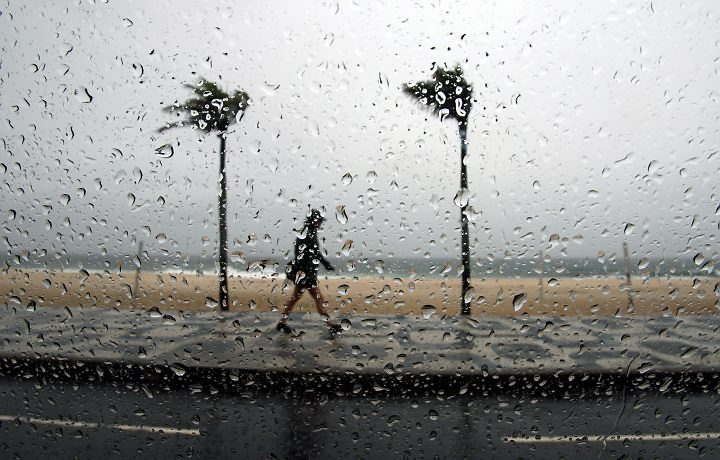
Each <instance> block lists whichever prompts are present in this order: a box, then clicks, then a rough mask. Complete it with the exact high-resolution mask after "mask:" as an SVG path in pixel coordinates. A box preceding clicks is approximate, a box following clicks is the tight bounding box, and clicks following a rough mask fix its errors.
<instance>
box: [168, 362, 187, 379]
mask: <svg viewBox="0 0 720 460" xmlns="http://www.w3.org/2000/svg"><path fill="white" fill-rule="evenodd" d="M170 369H171V370H172V371H173V373H174V374H175V375H177V376H178V377H182V376H183V375H185V373H186V372H187V368H186V367H185V366H183V365H182V364H172V365H170Z"/></svg>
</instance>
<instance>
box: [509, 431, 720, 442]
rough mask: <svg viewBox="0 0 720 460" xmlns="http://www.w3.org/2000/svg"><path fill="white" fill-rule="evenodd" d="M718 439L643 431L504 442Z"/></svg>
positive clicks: (710, 435)
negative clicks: (638, 432) (640, 432)
mask: <svg viewBox="0 0 720 460" xmlns="http://www.w3.org/2000/svg"><path fill="white" fill-rule="evenodd" d="M713 439H720V433H671V434H664V433H644V434H611V435H610V436H606V435H604V434H592V435H584V436H583V435H565V436H537V437H536V436H528V437H521V436H508V437H506V438H504V439H503V441H504V442H514V443H518V444H557V443H563V442H568V443H569V442H572V443H575V442H622V441H626V440H627V441H658V442H660V441H695V440H713Z"/></svg>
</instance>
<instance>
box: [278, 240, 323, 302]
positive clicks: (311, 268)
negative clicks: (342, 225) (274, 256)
mask: <svg viewBox="0 0 720 460" xmlns="http://www.w3.org/2000/svg"><path fill="white" fill-rule="evenodd" d="M320 264H323V266H324V267H325V269H326V270H332V269H333V267H332V265H330V262H328V261H327V259H325V257H323V255H322V252H321V251H320V244H319V243H318V237H317V232H311V231H307V233H306V235H305V237H304V238H302V237H301V238H298V239H296V240H295V259H294V260H293V261H292V262H290V263H289V264H288V266H287V268H286V269H285V271H286V274H287V277H288V279H289V280H290V281H292V282H294V283H295V284H296V285H297V286H298V287H300V288H303V289H309V288H314V287H317V285H318V281H317V272H318V265H320Z"/></svg>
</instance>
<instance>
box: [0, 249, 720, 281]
mask: <svg viewBox="0 0 720 460" xmlns="http://www.w3.org/2000/svg"><path fill="white" fill-rule="evenodd" d="M328 260H330V262H331V263H332V264H333V266H334V268H335V269H336V271H334V272H326V271H325V270H324V269H323V268H320V275H328V276H344V277H348V276H349V277H354V276H357V277H380V276H383V277H386V278H387V277H389V278H404V277H408V276H411V275H414V276H416V277H423V278H457V277H458V276H459V275H460V273H461V270H462V264H461V263H460V260H459V259H450V258H448V259H438V258H403V259H400V258H385V259H377V258H365V257H357V258H352V257H344V258H342V259H338V258H335V257H328ZM286 264H287V261H286V260H282V259H277V258H276V259H255V260H252V259H250V258H248V259H247V260H244V261H238V260H237V259H233V260H231V261H230V267H229V271H230V273H233V274H245V275H252V276H273V274H275V275H276V276H277V275H280V276H284V270H285V265H286ZM471 264H472V266H471V272H472V276H473V278H494V277H497V278H508V277H512V278H516V277H517V278H520V277H538V276H540V275H542V276H543V277H555V278H561V277H598V276H624V275H625V261H624V260H623V259H622V258H619V259H618V258H612V259H598V258H590V257H587V258H568V257H562V258H548V257H547V256H545V259H544V260H543V261H542V262H541V261H540V260H539V258H538V257H535V258H528V257H514V258H510V257H507V258H495V259H493V260H489V259H488V258H473V259H471ZM719 265H720V264H719ZM0 267H1V268H6V267H7V268H28V269H46V270H56V271H60V270H62V271H76V270H80V269H85V270H87V271H104V270H107V271H110V272H118V271H126V272H131V271H132V272H134V271H135V270H136V269H137V268H138V267H139V268H140V269H141V270H142V271H143V272H184V273H204V274H211V273H217V271H218V263H217V261H216V260H215V259H213V258H211V257H201V256H193V255H181V254H178V253H175V254H174V255H163V254H149V253H145V255H143V257H141V258H138V256H137V254H132V255H112V256H111V255H106V256H102V255H91V256H86V255H67V256H62V257H50V256H33V255H26V256H15V257H10V258H7V257H5V258H2V259H0ZM629 269H630V274H631V275H633V276H639V275H645V276H720V266H718V265H715V261H708V260H698V259H697V258H695V259H693V258H676V259H672V260H660V259H631V260H630V261H629Z"/></svg>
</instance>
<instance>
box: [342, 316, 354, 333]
mask: <svg viewBox="0 0 720 460" xmlns="http://www.w3.org/2000/svg"><path fill="white" fill-rule="evenodd" d="M340 326H341V327H342V328H343V330H344V331H348V330H350V328H352V323H351V322H350V320H349V319H347V318H343V320H342V321H340Z"/></svg>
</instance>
